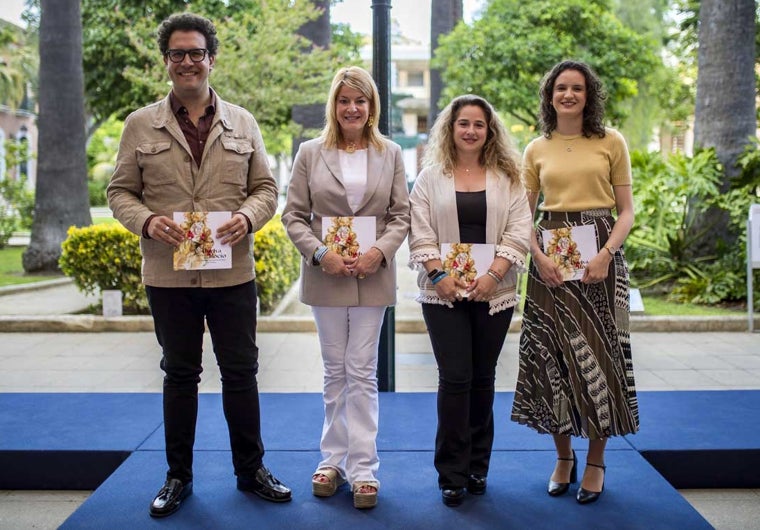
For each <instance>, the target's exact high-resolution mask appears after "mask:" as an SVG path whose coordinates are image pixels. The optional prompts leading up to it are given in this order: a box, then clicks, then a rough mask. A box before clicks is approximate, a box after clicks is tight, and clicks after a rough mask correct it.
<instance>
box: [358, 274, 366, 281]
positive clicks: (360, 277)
mask: <svg viewBox="0 0 760 530" xmlns="http://www.w3.org/2000/svg"><path fill="white" fill-rule="evenodd" d="M357 278H359V279H360V280H363V279H364V278H366V276H365V275H364V274H360V275H359V276H357Z"/></svg>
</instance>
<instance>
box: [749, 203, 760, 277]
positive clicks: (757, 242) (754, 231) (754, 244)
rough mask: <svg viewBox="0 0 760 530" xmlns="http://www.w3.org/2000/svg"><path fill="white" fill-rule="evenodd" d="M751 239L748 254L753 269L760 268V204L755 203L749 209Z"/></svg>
mask: <svg viewBox="0 0 760 530" xmlns="http://www.w3.org/2000/svg"><path fill="white" fill-rule="evenodd" d="M747 237H748V238H749V241H748V242H747V243H748V244H747V248H748V249H749V253H750V255H749V256H747V259H748V260H749V262H750V264H751V265H752V268H753V269H760V204H753V205H752V206H751V207H750V209H749V233H748V234H747Z"/></svg>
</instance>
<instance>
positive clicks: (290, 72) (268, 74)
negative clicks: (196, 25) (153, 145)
mask: <svg viewBox="0 0 760 530" xmlns="http://www.w3.org/2000/svg"><path fill="white" fill-rule="evenodd" d="M104 3H105V4H106V5H110V6H111V8H110V9H103V4H104ZM84 4H85V14H86V16H85V24H86V25H87V26H88V30H87V34H86V35H85V65H86V68H87V85H86V86H87V91H86V93H87V100H88V108H89V110H90V112H91V113H92V114H93V116H95V118H96V120H97V121H102V120H104V119H106V118H108V117H109V116H111V115H112V114H115V115H116V116H117V117H118V118H124V117H126V115H127V114H129V112H131V111H133V110H134V109H136V108H139V107H141V106H143V105H146V104H148V103H150V102H152V101H156V100H157V99H160V98H162V97H164V96H165V95H166V93H167V92H168V89H169V88H168V85H167V84H166V72H165V69H164V65H163V61H162V60H161V57H160V56H159V54H158V51H157V49H156V44H155V37H154V33H155V29H156V27H157V26H158V24H159V23H160V22H161V20H163V19H164V18H165V17H166V16H168V15H169V14H171V13H174V12H178V11H183V10H185V9H187V10H190V11H193V12H195V13H198V14H200V15H203V16H207V17H209V18H210V19H212V20H213V21H214V22H215V24H216V27H217V33H218V37H219V40H220V48H219V53H218V57H217V63H216V68H215V69H214V73H213V74H212V78H211V83H212V85H213V86H214V88H215V89H216V90H217V91H218V92H219V94H220V95H221V96H222V97H223V98H224V99H226V100H228V101H232V102H234V103H236V104H239V105H242V106H244V107H246V108H247V109H248V110H250V111H251V112H252V113H253V114H254V115H255V116H256V119H257V120H258V121H259V123H260V124H261V126H262V131H263V132H264V136H265V140H266V142H267V149H268V150H270V151H271V152H273V153H279V152H288V150H289V149H288V146H289V144H290V141H289V139H290V137H292V135H293V134H294V133H296V132H297V131H298V127H296V126H295V125H294V123H293V121H292V120H291V108H292V107H293V106H294V105H302V104H310V103H314V102H320V101H321V102H324V97H325V95H326V93H327V90H328V88H329V80H330V77H331V75H332V73H333V72H334V70H335V68H336V67H337V65H338V64H342V63H343V62H346V57H347V55H349V53H350V50H349V46H350V45H349V44H348V43H350V42H351V38H350V35H351V34H350V32H343V35H344V36H345V37H346V38H345V39H343V40H342V41H341V42H345V43H347V46H336V47H333V48H331V49H329V50H324V49H321V48H318V47H314V46H313V44H312V42H311V41H309V40H308V39H306V38H305V37H303V36H301V35H298V30H299V28H300V27H302V26H303V25H304V24H306V23H307V22H309V21H312V20H314V19H316V18H317V17H318V16H319V15H320V13H321V11H320V10H319V9H318V8H317V6H315V5H314V3H313V2H311V1H310V0H276V1H268V2H261V1H257V0H229V1H226V0H224V1H223V0H197V1H192V2H190V1H180V0H157V1H156V2H151V3H149V4H147V3H145V2H143V1H142V0H97V1H96V0H84ZM273 28H276V30H273ZM306 49H313V51H312V52H311V53H308V54H304V50H306Z"/></svg>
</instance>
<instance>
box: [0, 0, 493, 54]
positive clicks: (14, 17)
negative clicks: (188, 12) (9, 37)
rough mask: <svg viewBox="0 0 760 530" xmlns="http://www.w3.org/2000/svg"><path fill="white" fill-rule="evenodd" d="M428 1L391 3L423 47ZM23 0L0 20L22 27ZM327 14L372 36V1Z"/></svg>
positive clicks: (13, 1) (5, 5)
mask: <svg viewBox="0 0 760 530" xmlns="http://www.w3.org/2000/svg"><path fill="white" fill-rule="evenodd" d="M430 1H431V0H391V14H390V16H391V19H395V20H396V21H398V24H399V28H400V30H401V34H402V35H404V36H405V37H408V38H410V39H412V40H415V41H418V42H420V43H423V44H427V43H428V42H430ZM484 3H485V0H463V2H462V5H463V8H464V19H465V21H467V22H469V21H471V20H472V18H473V16H474V15H476V14H477V12H478V11H479V10H480V8H481V7H482V5H483V4H484ZM23 10H24V0H0V18H2V19H4V20H7V21H9V22H13V23H15V24H18V25H23V23H22V21H21V12H22V11H23ZM330 15H331V17H332V19H333V21H334V22H344V23H347V24H350V25H351V28H352V29H353V30H354V31H356V32H359V33H364V34H366V35H371V34H372V0H343V1H342V2H341V3H340V4H338V5H336V6H334V7H333V8H332V9H331V11H330Z"/></svg>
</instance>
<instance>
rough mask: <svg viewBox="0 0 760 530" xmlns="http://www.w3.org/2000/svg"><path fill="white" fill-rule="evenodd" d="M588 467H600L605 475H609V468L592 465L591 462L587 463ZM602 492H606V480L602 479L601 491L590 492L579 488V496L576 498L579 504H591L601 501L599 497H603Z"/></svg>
mask: <svg viewBox="0 0 760 530" xmlns="http://www.w3.org/2000/svg"><path fill="white" fill-rule="evenodd" d="M586 465H587V466H591V467H598V468H599V469H601V470H602V471H603V472H604V473H605V475H606V474H607V473H606V472H607V466H602V465H599V464H592V463H591V462H586ZM602 491H604V479H602V489H601V491H589V490H587V489H583V488H578V494H577V495H576V496H575V500H576V501H578V504H590V503H592V502H596V501H598V500H599V497H601V496H602Z"/></svg>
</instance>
